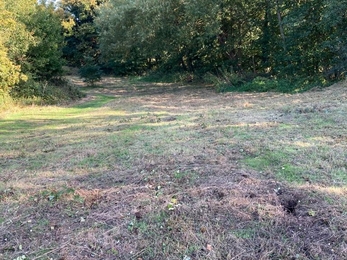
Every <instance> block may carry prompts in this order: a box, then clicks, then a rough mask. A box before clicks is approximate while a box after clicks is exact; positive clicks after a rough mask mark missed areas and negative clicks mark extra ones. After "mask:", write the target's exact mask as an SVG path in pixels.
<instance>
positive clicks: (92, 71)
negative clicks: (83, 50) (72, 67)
mask: <svg viewBox="0 0 347 260" xmlns="http://www.w3.org/2000/svg"><path fill="white" fill-rule="evenodd" d="M79 74H80V76H81V77H82V78H84V81H85V82H87V83H89V84H94V83H95V82H97V81H100V80H101V75H102V71H101V68H100V66H99V65H97V64H86V65H84V66H83V67H81V68H80V70H79Z"/></svg>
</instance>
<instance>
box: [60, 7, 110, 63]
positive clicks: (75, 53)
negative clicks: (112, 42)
mask: <svg viewBox="0 0 347 260" xmlns="http://www.w3.org/2000/svg"><path fill="white" fill-rule="evenodd" d="M102 2H104V1H103V0H99V1H95V0H81V1H76V0H63V1H61V2H60V8H61V10H63V12H64V13H65V24H66V25H67V26H66V28H65V29H66V32H65V41H66V46H65V47H64V48H63V52H64V57H65V58H66V59H67V60H68V62H69V64H70V65H72V66H77V67H81V66H84V65H86V63H88V59H90V58H92V59H93V60H94V63H96V64H98V63H99V61H98V56H99V51H98V48H99V42H98V39H99V37H98V33H97V30H96V26H95V24H94V19H95V17H96V10H97V8H98V6H99V5H100V4H101V3H102ZM86 59H87V60H86Z"/></svg>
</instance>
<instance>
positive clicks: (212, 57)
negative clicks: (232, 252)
mask: <svg viewBox="0 0 347 260" xmlns="http://www.w3.org/2000/svg"><path fill="white" fill-rule="evenodd" d="M346 14H347V0H342V1H340V0H302V1H284V0H273V1H270V0H255V1H254V0H232V1H231V0H200V1H195V0H132V1H125V0H108V1H106V0H60V1H54V5H53V4H51V1H39V2H37V1H36V0H30V1H27V0H19V1H10V0H0V18H1V19H0V60H1V65H0V88H1V89H2V90H8V89H10V88H11V87H13V86H20V85H21V84H24V83H25V80H26V79H32V80H39V81H41V80H49V79H51V78H54V77H56V76H58V75H61V72H62V65H63V64H64V60H67V62H68V64H69V65H72V66H77V67H80V68H81V70H80V71H81V73H82V75H83V76H84V77H86V78H88V77H89V80H91V81H93V80H95V79H99V78H100V76H101V72H102V71H103V72H107V73H115V74H130V73H145V72H148V71H161V72H164V73H172V72H187V73H190V74H194V75H200V76H202V75H206V74H209V73H214V74H218V73H220V72H228V73H230V75H231V74H232V75H237V77H239V80H238V81H237V82H241V83H245V82H247V81H250V80H252V79H257V78H259V77H261V78H267V79H271V80H278V79H293V78H300V79H304V80H312V79H315V80H317V79H318V80H320V81H321V82H328V81H331V80H336V79H342V78H344V77H345V71H346V66H347V63H346V61H347V30H346V27H347V15H346ZM222 74H223V73H222ZM230 75H229V76H230ZM222 76H223V75H222ZM224 76H225V75H224ZM229 82H231V81H229Z"/></svg>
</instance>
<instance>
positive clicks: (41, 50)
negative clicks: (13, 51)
mask: <svg viewBox="0 0 347 260" xmlns="http://www.w3.org/2000/svg"><path fill="white" fill-rule="evenodd" d="M26 25H27V28H28V30H30V31H31V32H33V35H34V37H35V39H36V44H35V45H31V46H30V48H29V50H28V51H27V53H26V55H27V57H28V58H27V64H26V66H25V69H26V70H27V72H28V73H29V74H31V75H33V77H35V78H36V79H38V80H49V79H51V78H53V77H56V76H60V75H61V74H62V72H63V70H62V66H63V65H64V60H63V59H62V54H63V53H62V46H63V41H64V38H63V36H62V26H61V21H60V17H59V15H58V14H57V13H56V12H55V10H54V6H53V5H48V6H45V5H37V6H36V9H35V13H34V15H32V16H31V19H29V20H28V21H27V23H26Z"/></svg>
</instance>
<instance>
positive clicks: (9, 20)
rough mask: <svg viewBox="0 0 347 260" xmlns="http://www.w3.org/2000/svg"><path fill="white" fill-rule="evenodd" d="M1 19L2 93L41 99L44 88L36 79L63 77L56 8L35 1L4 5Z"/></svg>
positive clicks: (2, 4)
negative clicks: (40, 94)
mask: <svg viewBox="0 0 347 260" xmlns="http://www.w3.org/2000/svg"><path fill="white" fill-rule="evenodd" d="M0 18H1V19H0V25H1V26H0V34H1V38H0V61H1V63H0V64H1V65H0V90H2V91H5V92H8V91H11V90H13V93H20V96H28V97H29V96H37V95H38V93H41V92H42V91H41V90H40V89H44V88H43V87H42V84H40V83H36V82H34V81H33V79H35V80H49V79H51V78H53V77H56V76H58V75H60V74H61V73H62V65H63V60H62V59H61V56H62V55H61V48H62V43H63V38H62V36H61V29H62V27H61V21H60V18H59V16H58V14H57V13H56V12H55V9H54V6H53V5H52V4H51V5H44V4H37V2H36V1H35V0H31V1H24V0H23V1H15V2H13V1H9V0H5V1H1V2H0ZM27 79H30V80H29V81H28V82H26V80H27ZM21 87H23V89H22V90H19V89H20V88H21ZM14 88H15V90H14ZM30 88H32V89H30Z"/></svg>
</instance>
